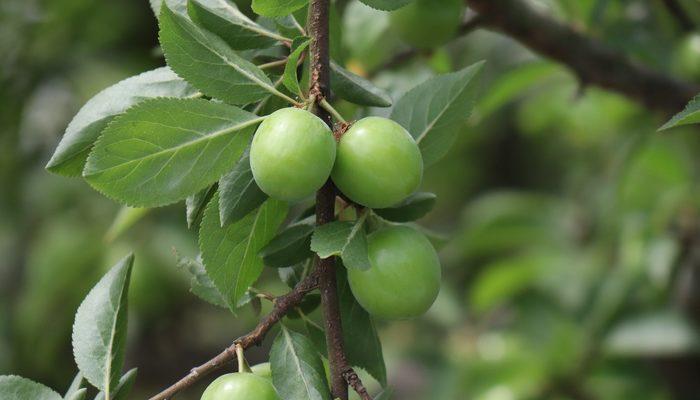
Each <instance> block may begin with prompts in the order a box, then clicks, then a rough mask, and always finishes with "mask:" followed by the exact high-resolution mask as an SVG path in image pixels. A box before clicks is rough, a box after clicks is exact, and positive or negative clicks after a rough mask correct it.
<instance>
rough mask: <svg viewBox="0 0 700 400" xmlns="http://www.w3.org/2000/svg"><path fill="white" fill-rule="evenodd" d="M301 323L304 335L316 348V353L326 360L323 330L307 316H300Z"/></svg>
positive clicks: (326, 350) (326, 348)
mask: <svg viewBox="0 0 700 400" xmlns="http://www.w3.org/2000/svg"><path fill="white" fill-rule="evenodd" d="M301 318H302V321H303V323H304V329H306V335H307V336H308V338H309V339H310V340H311V342H312V343H313V344H314V346H315V347H316V351H317V352H318V353H319V354H320V355H322V356H323V357H326V358H328V347H327V346H326V334H325V332H324V331H323V328H321V326H320V325H319V324H318V323H316V321H314V320H312V319H311V318H309V316H308V315H305V314H302V316H301Z"/></svg>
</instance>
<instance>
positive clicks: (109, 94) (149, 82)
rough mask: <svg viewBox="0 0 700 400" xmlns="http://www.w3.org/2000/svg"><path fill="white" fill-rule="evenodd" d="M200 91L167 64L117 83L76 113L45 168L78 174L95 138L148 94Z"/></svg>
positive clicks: (176, 94)
mask: <svg viewBox="0 0 700 400" xmlns="http://www.w3.org/2000/svg"><path fill="white" fill-rule="evenodd" d="M197 95H199V92H197V90H196V89H194V88H193V87H192V86H190V85H189V84H188V83H187V82H185V81H184V80H182V79H181V78H180V77H178V76H177V75H175V73H174V72H173V71H171V70H170V68H168V67H163V68H158V69H155V70H153V71H148V72H144V73H142V74H140V75H136V76H132V77H131V78H127V79H125V80H123V81H121V82H119V83H117V84H114V85H112V86H110V87H108V88H107V89H104V90H103V91H101V92H100V93H98V94H97V95H95V96H94V97H93V98H91V99H90V100H88V102H87V103H85V105H84V106H83V107H82V108H81V109H80V111H78V114H76V115H75V117H73V120H72V121H71V122H70V124H68V128H66V132H65V134H64V135H63V138H61V141H60V143H59V144H58V147H57V148H56V151H55V152H54V154H53V156H52V157H51V160H49V162H48V164H46V169H48V170H49V171H51V172H54V173H57V174H61V175H65V176H78V175H80V173H81V172H82V170H83V166H84V165H85V160H86V159H87V156H88V154H89V153H90V149H91V148H92V145H93V144H94V143H95V140H97V138H98V137H99V135H100V133H101V132H102V130H103V129H104V128H105V127H106V126H107V124H109V122H110V121H112V120H113V119H114V117H115V116H117V115H119V114H122V113H123V112H124V111H126V110H127V109H128V108H129V107H131V106H133V105H134V104H137V103H140V102H142V101H143V100H145V99H148V98H153V97H194V96H197Z"/></svg>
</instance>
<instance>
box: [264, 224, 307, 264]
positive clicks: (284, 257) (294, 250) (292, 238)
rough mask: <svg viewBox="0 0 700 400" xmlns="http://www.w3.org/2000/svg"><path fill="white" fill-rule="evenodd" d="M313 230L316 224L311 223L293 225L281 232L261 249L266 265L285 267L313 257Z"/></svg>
mask: <svg viewBox="0 0 700 400" xmlns="http://www.w3.org/2000/svg"><path fill="white" fill-rule="evenodd" d="M313 232H314V226H313V225H310V224H298V225H293V226H290V227H288V228H287V229H285V230H283V231H282V232H280V233H279V234H278V235H277V236H275V237H274V238H273V239H272V240H271V241H270V243H268V244H267V245H266V246H265V247H263V249H262V250H260V256H262V258H263V261H264V262H265V265H266V266H268V267H271V268H283V267H288V266H290V265H294V264H297V263H300V262H302V261H304V260H306V259H307V258H309V257H311V256H312V255H313V252H312V251H311V234H312V233H313Z"/></svg>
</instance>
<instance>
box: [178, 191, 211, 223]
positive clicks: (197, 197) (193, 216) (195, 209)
mask: <svg viewBox="0 0 700 400" xmlns="http://www.w3.org/2000/svg"><path fill="white" fill-rule="evenodd" d="M217 187H218V185H211V186H210V187H208V188H206V189H204V190H200V191H199V192H197V193H196V194H193V195H191V196H187V198H186V199H185V217H186V219H187V227H188V228H192V227H193V226H194V224H195V222H197V220H199V218H200V217H201V216H202V214H203V213H204V209H205V208H206V206H207V204H208V203H209V200H211V198H212V196H214V193H215V192H216V189H217Z"/></svg>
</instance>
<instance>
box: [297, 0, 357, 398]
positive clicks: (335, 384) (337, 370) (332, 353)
mask: <svg viewBox="0 0 700 400" xmlns="http://www.w3.org/2000/svg"><path fill="white" fill-rule="evenodd" d="M329 16H330V1H329V0H311V2H310V3H309V19H308V23H307V30H308V33H309V36H311V45H310V47H309V54H310V60H311V65H310V67H311V82H310V84H311V88H310V93H309V96H310V97H311V98H314V99H316V107H315V111H316V115H317V116H318V117H319V118H321V119H322V120H324V121H325V122H326V123H327V124H328V126H330V127H331V129H332V128H333V122H332V119H331V116H330V115H329V113H328V112H327V111H326V110H325V109H324V108H323V107H320V103H321V102H322V101H323V100H324V99H325V98H326V97H328V95H329V94H330V51H329V46H330V44H329V37H330V35H329V28H328V25H329ZM334 215H335V187H334V185H333V182H331V181H330V179H329V180H328V182H326V184H325V185H324V186H323V187H322V188H321V189H320V190H319V191H318V193H317V194H316V224H317V225H323V224H327V223H329V222H331V221H333V219H334ZM316 265H317V267H316V268H317V270H318V271H319V274H320V275H319V288H320V290H321V306H322V309H323V317H324V322H325V333H326V346H327V347H328V364H329V366H330V373H331V394H332V395H333V398H334V399H335V398H338V399H341V400H347V398H348V385H347V383H346V382H345V379H344V378H343V373H344V370H343V367H344V365H343V364H344V360H345V351H344V349H343V330H342V325H341V320H340V307H339V301H338V288H337V282H336V277H335V260H334V258H333V257H329V258H324V259H318V258H317V259H316Z"/></svg>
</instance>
